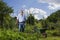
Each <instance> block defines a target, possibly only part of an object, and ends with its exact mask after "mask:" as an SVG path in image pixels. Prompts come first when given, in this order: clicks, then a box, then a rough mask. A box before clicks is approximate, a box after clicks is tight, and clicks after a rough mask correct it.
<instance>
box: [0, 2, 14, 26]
mask: <svg viewBox="0 0 60 40" xmlns="http://www.w3.org/2000/svg"><path fill="white" fill-rule="evenodd" d="M12 12H13V9H12V8H11V7H9V6H8V5H7V4H6V3H5V2H3V1H0V26H1V27H3V26H4V25H5V24H6V25H8V24H9V20H10V19H11V17H10V13H12Z"/></svg>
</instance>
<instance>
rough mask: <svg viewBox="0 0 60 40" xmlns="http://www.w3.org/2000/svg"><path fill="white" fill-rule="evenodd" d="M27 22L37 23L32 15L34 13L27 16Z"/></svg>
mask: <svg viewBox="0 0 60 40" xmlns="http://www.w3.org/2000/svg"><path fill="white" fill-rule="evenodd" d="M27 23H28V24H30V25H34V24H35V19H34V16H32V14H30V16H29V17H28V18H27Z"/></svg>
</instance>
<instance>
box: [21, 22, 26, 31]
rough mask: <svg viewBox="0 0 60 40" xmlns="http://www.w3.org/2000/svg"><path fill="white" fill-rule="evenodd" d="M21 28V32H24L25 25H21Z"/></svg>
mask: <svg viewBox="0 0 60 40" xmlns="http://www.w3.org/2000/svg"><path fill="white" fill-rule="evenodd" d="M21 27H22V32H24V29H25V24H24V23H23V24H22V26H21Z"/></svg>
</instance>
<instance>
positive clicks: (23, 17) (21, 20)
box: [17, 14, 26, 22]
mask: <svg viewBox="0 0 60 40" xmlns="http://www.w3.org/2000/svg"><path fill="white" fill-rule="evenodd" d="M17 20H18V21H19V22H23V21H25V20H26V16H25V15H24V14H23V15H21V14H18V16H17Z"/></svg>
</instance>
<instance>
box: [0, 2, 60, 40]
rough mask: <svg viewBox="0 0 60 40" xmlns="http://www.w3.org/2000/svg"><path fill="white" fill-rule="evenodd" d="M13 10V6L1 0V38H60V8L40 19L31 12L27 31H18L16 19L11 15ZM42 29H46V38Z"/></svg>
mask: <svg viewBox="0 0 60 40" xmlns="http://www.w3.org/2000/svg"><path fill="white" fill-rule="evenodd" d="M12 12H13V9H12V8H11V7H9V6H8V5H7V4H6V3H4V2H3V1H0V40H60V10H58V11H56V12H54V13H52V14H51V15H50V16H48V18H47V19H41V20H39V21H38V20H36V19H34V16H32V14H30V16H29V17H28V19H27V21H26V25H25V26H26V27H25V32H18V25H16V24H15V23H16V19H15V18H11V17H10V14H11V13H12ZM41 29H46V33H47V38H46V39H45V38H43V35H42V33H41V31H40V30H41Z"/></svg>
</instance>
